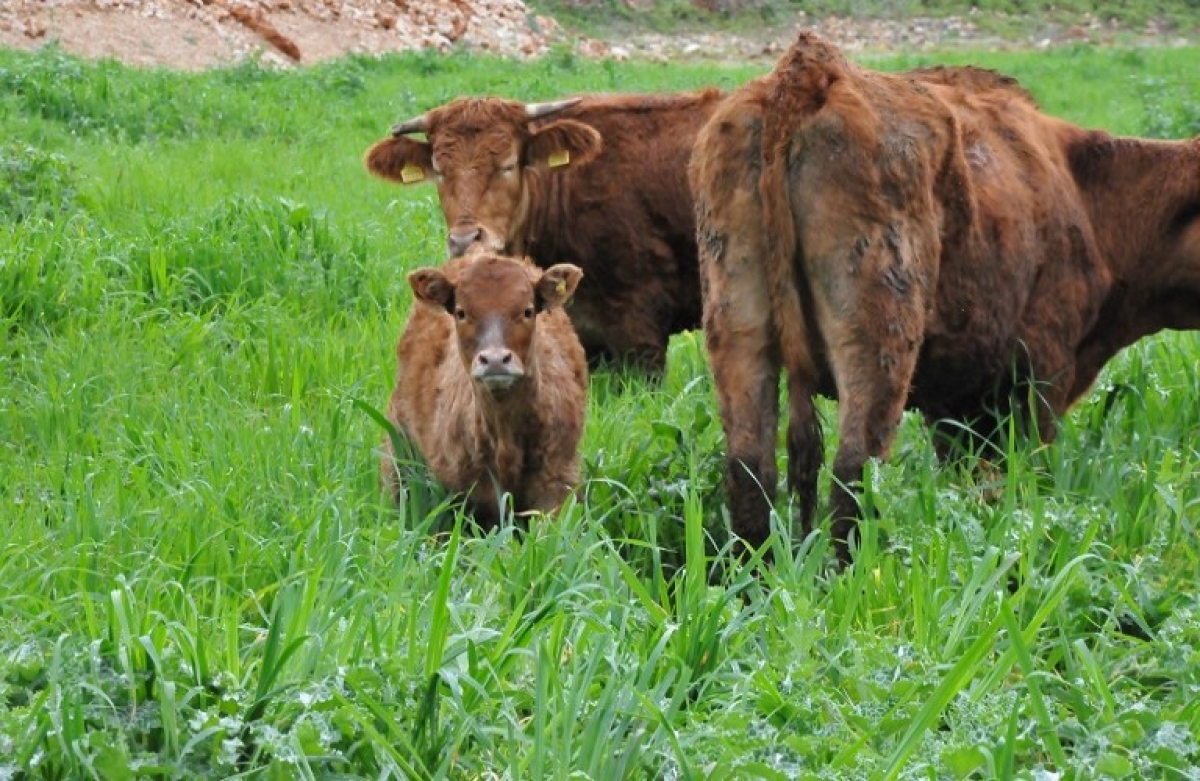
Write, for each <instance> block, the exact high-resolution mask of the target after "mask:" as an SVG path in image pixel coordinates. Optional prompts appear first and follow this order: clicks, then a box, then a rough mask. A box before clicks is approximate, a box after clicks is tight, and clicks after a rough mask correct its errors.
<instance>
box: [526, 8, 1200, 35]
mask: <svg viewBox="0 0 1200 781" xmlns="http://www.w3.org/2000/svg"><path fill="white" fill-rule="evenodd" d="M529 5H532V6H533V7H534V8H536V9H537V10H538V11H539V12H541V13H545V14H548V15H550V16H552V17H554V18H555V19H557V20H559V21H560V22H562V23H564V24H566V25H567V26H569V27H570V28H572V29H578V30H583V31H585V32H587V33H588V34H591V35H596V36H601V37H615V38H619V37H620V36H621V35H622V34H625V33H630V32H646V31H647V30H654V31H657V32H664V33H670V32H681V31H707V30H713V29H725V30H731V31H738V32H747V33H754V32H758V33H768V34H776V33H778V32H779V31H780V30H786V29H788V28H790V27H791V26H793V25H795V24H796V23H797V20H798V19H800V14H802V13H803V14H805V17H804V18H806V19H808V20H810V21H811V20H820V19H826V18H828V17H831V16H838V17H850V18H855V19H899V20H903V19H909V18H912V17H935V18H936V17H947V16H957V17H962V18H969V19H970V20H971V22H972V24H974V25H976V26H977V27H979V28H980V29H983V30H995V31H1003V32H1008V33H1009V34H1011V33H1014V32H1022V31H1028V30H1029V29H1031V28H1033V29H1036V28H1037V27H1038V26H1039V25H1044V24H1047V23H1049V24H1054V25H1061V26H1067V27H1071V26H1074V25H1079V24H1080V23H1081V22H1083V21H1084V20H1085V19H1086V18H1088V17H1090V18H1092V19H1096V20H1099V21H1101V22H1104V23H1112V22H1115V23H1117V24H1118V25H1120V26H1123V27H1125V28H1128V29H1140V28H1142V27H1144V26H1145V25H1146V24H1147V23H1148V22H1155V23H1159V24H1165V25H1167V26H1168V27H1170V28H1173V29H1175V30H1178V31H1183V32H1188V33H1195V32H1196V30H1197V27H1198V25H1200V6H1198V5H1197V3H1196V2H1195V0H531V2H530V3H529Z"/></svg>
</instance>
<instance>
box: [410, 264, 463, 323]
mask: <svg viewBox="0 0 1200 781" xmlns="http://www.w3.org/2000/svg"><path fill="white" fill-rule="evenodd" d="M408 284H410V285H412V289H413V295H415V296H416V297H417V300H418V301H424V302H425V303H426V304H432V305H433V306H440V307H442V308H443V309H445V310H446V311H447V312H450V313H451V314H453V312H454V284H453V283H452V282H451V281H450V280H449V279H448V278H447V277H446V275H445V274H443V273H442V272H441V271H440V270H439V269H436V268H419V269H417V270H416V271H414V272H412V273H411V274H409V275H408Z"/></svg>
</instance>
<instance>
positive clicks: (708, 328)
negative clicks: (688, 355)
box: [697, 189, 780, 547]
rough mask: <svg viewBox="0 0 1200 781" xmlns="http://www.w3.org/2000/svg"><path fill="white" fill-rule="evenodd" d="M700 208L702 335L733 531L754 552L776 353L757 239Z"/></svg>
mask: <svg viewBox="0 0 1200 781" xmlns="http://www.w3.org/2000/svg"><path fill="white" fill-rule="evenodd" d="M746 192H750V193H752V192H753V190H748V189H747V191H746ZM745 197H747V196H745V195H743V196H742V198H745ZM733 200H735V201H737V203H733V204H724V206H725V207H726V208H728V207H730V206H734V207H737V206H741V207H745V206H746V204H745V203H742V202H741V198H737V199H733ZM706 206H707V204H706V203H705V201H704V199H703V198H702V197H701V198H700V199H698V214H699V215H700V220H699V227H698V232H697V236H698V238H699V245H700V247H699V249H700V273H701V277H702V280H703V284H704V291H705V304H704V334H705V339H706V342H707V345H708V354H709V361H710V363H711V365H712V370H713V380H714V383H715V385H716V390H717V403H718V406H719V409H720V413H721V424H722V426H723V427H724V430H725V442H726V451H725V488H726V492H727V494H728V498H729V510H730V515H731V520H732V523H733V531H734V532H735V533H736V534H737V535H738V536H739V537H740V538H741V539H742V541H743V542H744V543H745V544H747V545H749V546H752V547H759V546H761V545H762V544H763V543H764V542H765V541H766V539H767V537H768V536H769V535H770V533H771V521H770V514H771V507H772V504H773V502H774V498H775V484H776V481H777V480H778V475H779V472H778V466H777V465H776V462H775V443H776V440H777V438H778V431H779V370H780V360H779V351H778V349H777V347H776V344H775V338H774V332H773V330H772V324H771V314H770V312H771V309H770V304H769V298H768V295H767V280H766V276H765V273H764V271H763V269H762V266H761V264H760V263H759V262H758V258H759V257H760V253H759V248H758V247H757V237H756V236H754V235H752V234H750V233H748V232H744V231H736V230H726V229H725V228H724V225H725V223H724V221H722V220H719V219H717V218H716V217H715V216H710V215H709V212H708V210H707V208H706ZM735 213H736V212H735Z"/></svg>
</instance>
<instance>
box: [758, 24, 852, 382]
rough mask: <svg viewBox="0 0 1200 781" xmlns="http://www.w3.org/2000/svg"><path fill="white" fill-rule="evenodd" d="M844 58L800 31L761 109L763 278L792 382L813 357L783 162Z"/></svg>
mask: <svg viewBox="0 0 1200 781" xmlns="http://www.w3.org/2000/svg"><path fill="white" fill-rule="evenodd" d="M844 62H845V60H843V59H842V57H841V54H840V52H838V51H837V50H836V49H834V48H833V47H832V46H830V45H828V44H826V43H825V42H824V41H821V40H820V39H819V38H816V37H815V36H811V35H810V34H806V33H801V35H800V39H799V40H798V41H797V43H796V44H795V45H793V46H792V48H791V49H790V50H789V51H788V53H787V54H786V55H785V56H784V57H783V59H781V60H780V62H779V64H778V66H776V68H775V72H774V73H773V74H772V80H773V82H774V85H773V89H772V90H771V93H770V96H769V99H768V100H767V102H766V104H765V105H764V107H763V127H762V172H761V174H760V176H759V182H758V190H759V198H760V200H761V202H762V217H763V225H762V231H763V242H764V244H765V254H766V258H765V260H766V269H767V280H768V283H769V284H768V289H769V290H770V297H771V298H770V300H771V312H772V318H773V321H774V325H775V335H776V339H777V340H778V343H779V351H780V357H781V358H782V360H783V364H784V367H785V368H786V369H787V371H788V375H789V377H790V378H791V379H792V380H795V379H798V378H807V379H810V380H811V379H812V378H814V377H815V375H816V361H815V359H814V356H813V353H812V349H811V347H810V345H811V344H812V341H811V340H810V339H809V338H808V333H807V332H808V326H807V325H806V322H805V317H804V306H803V303H802V301H801V293H800V288H799V286H798V284H797V276H796V254H797V250H798V249H802V248H799V247H798V246H797V237H796V225H795V221H794V218H793V215H792V203H791V188H790V185H789V181H788V161H789V158H790V157H791V156H792V155H794V154H796V153H797V151H798V150H795V149H793V148H792V145H793V140H794V139H795V138H796V135H795V133H794V131H795V130H796V129H797V128H799V127H801V126H802V125H803V124H804V123H805V122H806V121H807V119H808V117H810V116H811V115H812V114H814V113H815V112H816V111H818V110H820V108H821V107H822V106H823V105H824V103H825V100H826V96H827V94H828V91H829V87H830V85H831V84H832V83H833V81H834V80H835V78H836V76H837V70H838V68H837V66H838V65H840V64H842V63H844ZM831 65H832V66H833V67H831Z"/></svg>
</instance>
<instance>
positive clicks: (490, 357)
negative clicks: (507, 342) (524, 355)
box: [475, 347, 513, 372]
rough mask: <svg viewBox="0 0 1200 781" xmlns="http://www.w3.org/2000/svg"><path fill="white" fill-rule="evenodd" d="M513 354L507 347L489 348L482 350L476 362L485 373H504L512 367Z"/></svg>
mask: <svg viewBox="0 0 1200 781" xmlns="http://www.w3.org/2000/svg"><path fill="white" fill-rule="evenodd" d="M512 360H513V352H512V350H510V349H508V348H507V347H489V348H487V349H486V350H480V351H479V355H477V356H476V357H475V361H476V362H477V363H478V364H479V369H480V370H482V371H483V372H493V371H504V370H505V369H507V368H508V367H509V366H510V365H512Z"/></svg>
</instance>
